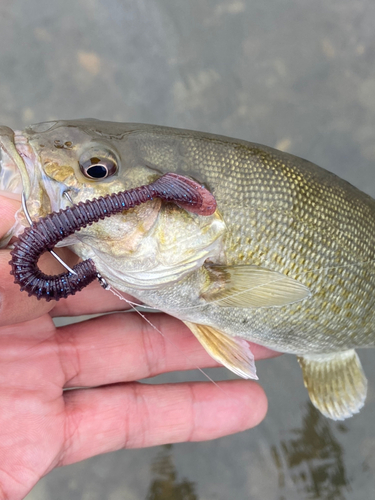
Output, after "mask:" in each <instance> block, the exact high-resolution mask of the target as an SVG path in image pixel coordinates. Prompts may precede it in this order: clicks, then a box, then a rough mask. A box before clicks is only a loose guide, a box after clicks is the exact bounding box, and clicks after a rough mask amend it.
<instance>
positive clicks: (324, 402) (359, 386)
mask: <svg viewBox="0 0 375 500" xmlns="http://www.w3.org/2000/svg"><path fill="white" fill-rule="evenodd" d="M298 362H299V364H300V365H301V368H302V372H303V380H304V383H305V386H306V388H307V390H308V392H309V396H310V399H311V402H312V403H313V405H314V406H315V407H316V408H318V410H320V411H321V412H322V413H323V415H325V416H326V417H329V418H332V419H333V420H345V419H346V418H349V417H351V416H352V415H354V414H355V413H358V412H359V410H360V409H361V408H362V406H363V405H364V402H365V399H366V394H367V379H366V376H365V374H364V372H363V369H362V365H361V362H360V360H359V358H358V355H357V353H356V352H355V351H354V349H350V350H348V351H342V352H337V353H330V354H313V355H305V356H303V357H298Z"/></svg>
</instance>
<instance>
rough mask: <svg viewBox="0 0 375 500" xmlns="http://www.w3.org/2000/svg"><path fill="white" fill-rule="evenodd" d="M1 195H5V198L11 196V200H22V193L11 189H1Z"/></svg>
mask: <svg viewBox="0 0 375 500" xmlns="http://www.w3.org/2000/svg"><path fill="white" fill-rule="evenodd" d="M0 196H4V198H10V199H11V200H17V201H21V194H20V193H11V192H10V191H2V190H1V189H0Z"/></svg>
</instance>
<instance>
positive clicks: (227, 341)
mask: <svg viewBox="0 0 375 500" xmlns="http://www.w3.org/2000/svg"><path fill="white" fill-rule="evenodd" d="M184 323H185V324H186V326H187V327H188V328H189V329H190V330H191V331H192V333H193V334H194V335H195V336H196V337H197V339H198V340H199V342H200V343H201V344H202V346H203V347H204V348H205V349H206V351H207V352H208V354H209V355H210V356H211V357H212V358H214V359H215V360H216V361H218V362H219V363H221V364H222V365H224V366H225V367H226V368H228V369H229V370H231V371H232V372H233V373H235V374H236V375H238V376H240V377H242V378H246V379H250V378H251V379H255V380H258V377H257V374H256V368H255V362H254V355H253V353H252V352H251V350H250V345H249V343H248V342H246V340H244V339H240V338H237V337H231V336H230V335H227V334H225V333H222V332H221V331H219V330H217V329H216V328H213V327H211V326H207V325H198V324H197V323H191V322H189V321H185V322H184Z"/></svg>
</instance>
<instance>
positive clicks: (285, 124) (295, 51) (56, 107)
mask: <svg viewBox="0 0 375 500" xmlns="http://www.w3.org/2000/svg"><path fill="white" fill-rule="evenodd" d="M374 22H375V4H374V2H372V0H357V1H356V2H353V1H352V0H341V1H340V2H325V1H323V0H316V1H314V2H310V1H308V0H269V1H267V2H264V0H221V1H220V0H190V1H186V0H152V2H151V1H147V0H122V1H119V0H56V1H55V2H50V1H49V0H35V1H34V2H28V1H27V0H14V1H8V0H6V1H3V2H1V4H0V69H1V80H0V102H1V107H0V119H1V123H3V124H6V125H8V126H10V127H13V128H21V127H22V126H24V125H26V124H29V123H31V122H38V121H43V120H48V119H56V118H79V117H86V116H92V117H95V118H101V119H108V120H118V121H139V122H146V123H158V124H162V125H170V126H177V127H184V128H193V129H197V130H205V131H209V132H213V133H219V134H224V135H229V136H234V137H238V138H242V139H248V140H251V141H254V142H260V143H264V144H268V145H270V146H274V147H278V148H280V149H284V150H286V151H289V152H291V153H294V154H297V155H299V156H302V157H305V158H308V159H309V160H311V161H313V162H315V163H317V164H319V165H321V166H322V167H325V168H328V169H329V170H331V171H333V172H335V173H337V174H338V175H340V176H341V177H344V178H345V179H347V180H348V181H350V182H352V183H353V184H355V185H356V186H358V187H359V188H361V189H362V190H364V191H366V192H367V193H369V194H371V195H372V196H375V169H374V160H375V141H374V130H375V69H374V68H375V32H374V29H373V26H374ZM360 357H361V359H362V361H363V366H364V369H365V371H366V373H367V376H368V378H369V395H368V399H367V403H366V406H365V408H364V409H363V410H362V412H361V413H360V414H359V415H358V416H356V417H354V418H352V419H350V420H348V421H345V422H344V423H341V424H340V423H335V422H332V421H329V420H326V419H325V418H324V417H322V416H321V415H320V414H319V413H317V412H316V411H315V410H314V408H313V407H312V406H311V404H310V403H309V401H308V397H307V394H306V392H305V389H304V387H303V383H302V376H301V373H300V369H299V367H298V365H297V362H296V360H295V358H294V357H293V356H283V357H281V358H278V359H274V360H267V361H263V362H259V363H258V372H259V376H260V382H261V384H262V385H263V386H264V388H265V390H266V392H267V395H268V397H269V412H268V415H267V417H266V419H265V421H264V422H263V423H262V424H261V425H260V426H258V427H257V428H256V429H253V430H250V431H247V432H244V433H241V434H237V435H233V436H228V437H225V438H222V439H218V440H215V441H212V442H206V443H182V444H177V445H173V446H164V447H156V448H152V449H147V450H122V451H118V452H116V453H111V454H108V455H103V456H99V457H94V458H92V459H90V460H86V461H84V462H82V463H78V464H75V465H72V466H69V467H65V468H62V469H58V470H55V471H53V472H52V473H51V474H49V475H48V476H47V477H45V478H44V479H43V480H42V481H40V483H39V484H38V485H37V486H36V487H35V488H34V490H33V491H32V492H31V493H30V494H29V495H28V497H27V499H28V500H34V499H38V500H47V499H48V500H49V499H53V500H59V499H66V498H69V499H71V500H75V499H77V500H78V499H80V500H81V499H90V500H95V499H100V500H103V499H109V500H118V499H125V500H133V499H134V500H138V499H148V500H151V499H152V500H167V499H168V500H169V499H173V500H179V499H183V500H193V499H194V500H195V499H199V500H227V499H229V498H236V499H238V500H245V499H250V500H258V499H259V500H260V499H261V500H265V499H266V500H310V499H321V500H362V499H363V500H368V499H369V498H373V496H374V494H373V492H374V491H375V479H374V477H375V474H374V472H375V437H373V436H374V434H373V417H374V410H375V407H374V405H375V402H374V401H375V397H374V394H375V369H374V366H375V364H374V362H373V360H374V352H373V351H371V350H369V351H361V352H360ZM208 373H209V375H210V376H212V377H214V378H218V379H219V378H231V377H232V375H231V374H229V373H228V372H227V371H226V370H224V369H218V370H209V371H208ZM187 379H189V380H200V379H202V375H201V374H200V373H198V372H189V373H187V374H170V375H168V376H163V377H159V378H158V381H159V382H160V381H168V382H170V381H181V380H187Z"/></svg>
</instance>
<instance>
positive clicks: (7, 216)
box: [0, 191, 21, 239]
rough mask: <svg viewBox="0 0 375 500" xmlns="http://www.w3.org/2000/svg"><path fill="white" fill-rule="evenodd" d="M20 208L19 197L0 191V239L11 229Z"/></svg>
mask: <svg viewBox="0 0 375 500" xmlns="http://www.w3.org/2000/svg"><path fill="white" fill-rule="evenodd" d="M20 206H21V195H19V194H13V193H9V192H8V191H0V239H1V238H2V237H3V236H4V235H5V234H6V233H7V232H8V231H9V230H10V229H11V228H12V226H13V224H14V223H15V218H14V215H15V213H16V212H17V210H18V209H19V208H20Z"/></svg>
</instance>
